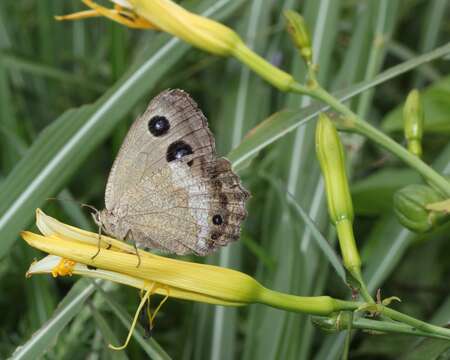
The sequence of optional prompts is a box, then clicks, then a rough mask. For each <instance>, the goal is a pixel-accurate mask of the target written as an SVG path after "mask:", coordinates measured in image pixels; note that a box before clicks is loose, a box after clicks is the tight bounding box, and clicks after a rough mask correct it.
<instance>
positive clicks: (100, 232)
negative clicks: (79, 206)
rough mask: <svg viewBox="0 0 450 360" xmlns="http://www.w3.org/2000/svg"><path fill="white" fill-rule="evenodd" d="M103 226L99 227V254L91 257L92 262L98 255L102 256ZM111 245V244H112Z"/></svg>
mask: <svg viewBox="0 0 450 360" xmlns="http://www.w3.org/2000/svg"><path fill="white" fill-rule="evenodd" d="M101 245H102V226H101V225H99V226H98V241H97V252H96V253H95V255H94V256H92V257H91V259H92V260H94V259H95V258H96V257H97V256H98V254H100V249H101V248H102V246H101ZM110 245H111V244H110Z"/></svg>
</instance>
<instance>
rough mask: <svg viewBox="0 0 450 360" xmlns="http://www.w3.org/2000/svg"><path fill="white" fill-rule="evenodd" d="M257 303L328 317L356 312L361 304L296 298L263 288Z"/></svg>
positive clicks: (327, 298) (321, 298)
mask: <svg viewBox="0 0 450 360" xmlns="http://www.w3.org/2000/svg"><path fill="white" fill-rule="evenodd" d="M258 302H259V303H261V304H265V305H269V306H272V307H276V308H279V309H283V310H288V311H294V312H301V313H307V314H311V315H322V316H325V315H330V314H332V313H334V312H339V311H345V310H356V309H358V307H359V306H361V304H362V303H359V302H355V301H346V300H339V299H334V298H332V297H330V296H296V295H290V294H284V293H280V292H278V291H274V290H270V289H267V288H263V290H262V291H261V293H260V294H259V297H258Z"/></svg>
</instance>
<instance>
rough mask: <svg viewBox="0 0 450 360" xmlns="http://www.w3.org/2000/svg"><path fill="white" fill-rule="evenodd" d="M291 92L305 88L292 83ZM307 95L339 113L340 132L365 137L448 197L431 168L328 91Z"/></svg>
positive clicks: (317, 89) (442, 180)
mask: <svg viewBox="0 0 450 360" xmlns="http://www.w3.org/2000/svg"><path fill="white" fill-rule="evenodd" d="M291 91H293V92H297V93H301V94H305V87H304V86H302V85H300V84H297V83H294V84H292V85H291ZM308 95H310V96H312V97H314V98H316V99H319V100H322V101H323V102H324V103H326V104H328V105H329V106H330V107H331V108H333V109H334V110H336V111H338V112H340V113H341V114H342V115H343V116H344V117H345V119H340V120H339V123H338V124H339V125H340V126H341V129H342V130H347V131H354V132H357V133H359V134H361V135H364V136H366V137H367V138H369V139H371V140H372V141H374V142H375V143H377V144H378V145H380V146H382V147H383V148H385V149H386V150H388V151H390V152H391V153H393V154H394V155H396V156H397V157H399V158H400V159H401V160H403V161H404V162H405V163H406V164H408V165H409V166H411V167H412V168H414V169H416V170H417V172H419V173H420V174H421V175H422V176H423V177H424V178H425V179H426V180H427V181H428V182H429V183H431V184H433V185H434V186H436V187H437V188H438V189H439V190H440V191H442V192H443V193H444V194H445V195H446V196H450V183H449V182H448V181H447V180H446V179H445V178H444V177H443V176H442V175H440V174H439V173H438V172H436V171H435V170H434V169H433V168H431V167H430V166H428V165H427V164H426V163H424V162H423V161H422V160H421V159H420V158H418V157H417V156H415V155H413V154H411V153H410V152H409V151H408V150H407V149H405V148H404V147H403V146H401V145H400V144H398V143H397V142H395V141H394V140H392V139H391V138H390V137H389V136H387V135H385V134H383V133H382V132H381V131H379V130H378V129H376V128H375V127H373V126H372V125H370V124H369V123H368V122H366V121H363V120H362V119H360V118H359V117H358V116H357V115H356V114H355V113H354V112H353V111H351V110H350V109H349V108H348V107H347V106H345V105H344V104H342V103H341V102H340V101H339V100H338V99H336V98H335V97H334V96H333V95H331V94H330V93H329V92H328V91H326V90H324V89H323V88H321V87H320V86H317V87H314V88H311V89H309V91H308Z"/></svg>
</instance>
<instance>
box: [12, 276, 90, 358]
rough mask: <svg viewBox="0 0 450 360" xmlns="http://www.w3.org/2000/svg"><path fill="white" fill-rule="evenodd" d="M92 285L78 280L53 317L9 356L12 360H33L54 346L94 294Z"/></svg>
mask: <svg viewBox="0 0 450 360" xmlns="http://www.w3.org/2000/svg"><path fill="white" fill-rule="evenodd" d="M94 290H95V287H94V285H92V284H90V283H89V282H88V281H86V280H80V281H78V282H77V284H76V285H75V286H73V287H72V289H71V290H70V291H69V293H68V294H67V295H66V297H65V298H64V300H63V301H62V302H61V303H60V304H59V306H58V308H57V309H56V311H55V313H54V315H53V316H52V317H51V319H50V320H49V321H48V322H47V323H45V324H44V325H43V326H42V327H41V328H40V329H39V330H38V331H37V332H36V333H34V335H33V336H32V337H31V338H30V339H29V340H28V341H27V342H26V343H25V344H23V345H21V346H19V347H18V348H17V349H16V350H15V351H14V353H13V354H12V355H11V358H10V359H12V360H19V359H20V360H28V359H30V360H34V359H36V358H39V357H40V356H41V354H43V353H44V352H45V351H47V349H48V348H49V347H51V346H53V345H54V343H55V338H56V337H57V336H58V334H59V333H60V332H61V330H63V329H64V327H65V326H66V325H67V324H68V322H69V321H70V320H72V318H73V317H74V316H75V315H77V314H78V312H79V311H80V310H81V308H82V307H83V306H84V302H85V301H86V299H88V298H89V297H90V296H91V294H92V293H93V292H94Z"/></svg>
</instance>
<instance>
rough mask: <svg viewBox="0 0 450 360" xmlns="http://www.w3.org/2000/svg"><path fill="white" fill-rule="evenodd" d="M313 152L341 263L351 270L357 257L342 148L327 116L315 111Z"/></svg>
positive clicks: (354, 267)
mask: <svg viewBox="0 0 450 360" xmlns="http://www.w3.org/2000/svg"><path fill="white" fill-rule="evenodd" d="M316 152H317V158H318V159H319V163H320V167H321V169H322V174H323V177H324V180H325V188H326V192H327V200H328V212H329V214H330V218H331V221H332V222H333V223H334V225H335V226H336V230H337V234H338V238H339V244H340V247H341V252H342V257H343V259H344V266H345V267H346V268H347V269H348V270H349V271H350V272H352V273H353V270H355V269H359V268H360V266H361V260H360V257H359V253H358V249H357V248H356V243H355V238H354V235H353V228H352V222H353V204H352V199H351V197H350V190H349V186H348V180H347V174H346V171H345V159H344V149H343V147H342V143H341V141H340V139H339V135H338V133H337V131H336V128H335V127H334V125H333V123H332V122H331V120H330V119H329V118H328V116H327V115H325V114H320V115H319V120H318V122H317V127H316Z"/></svg>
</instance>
